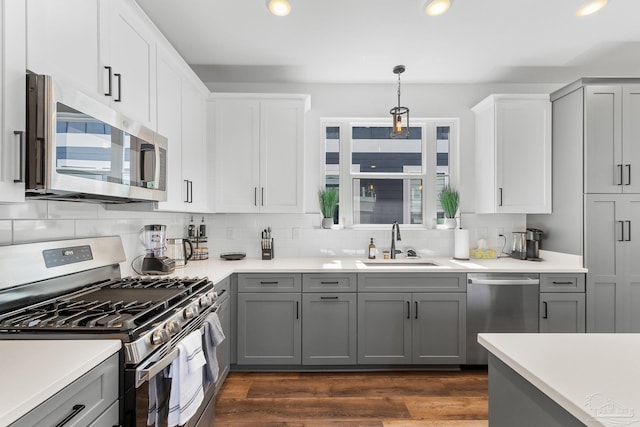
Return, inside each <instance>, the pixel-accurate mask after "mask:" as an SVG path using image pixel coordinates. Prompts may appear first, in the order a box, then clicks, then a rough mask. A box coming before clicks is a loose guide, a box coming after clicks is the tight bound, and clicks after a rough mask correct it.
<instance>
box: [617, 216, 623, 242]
mask: <svg viewBox="0 0 640 427" xmlns="http://www.w3.org/2000/svg"><path fill="white" fill-rule="evenodd" d="M618 225H620V238H619V239H618V242H624V221H618Z"/></svg>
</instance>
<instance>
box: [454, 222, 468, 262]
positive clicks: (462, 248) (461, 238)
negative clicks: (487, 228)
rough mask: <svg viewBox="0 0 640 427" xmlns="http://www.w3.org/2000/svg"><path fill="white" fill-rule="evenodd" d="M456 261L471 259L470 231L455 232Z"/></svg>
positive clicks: (458, 230) (459, 230)
mask: <svg viewBox="0 0 640 427" xmlns="http://www.w3.org/2000/svg"><path fill="white" fill-rule="evenodd" d="M453 254H454V255H453V258H454V259H465V260H466V259H469V230H466V229H465V230H463V229H460V228H456V229H455V230H454V250H453Z"/></svg>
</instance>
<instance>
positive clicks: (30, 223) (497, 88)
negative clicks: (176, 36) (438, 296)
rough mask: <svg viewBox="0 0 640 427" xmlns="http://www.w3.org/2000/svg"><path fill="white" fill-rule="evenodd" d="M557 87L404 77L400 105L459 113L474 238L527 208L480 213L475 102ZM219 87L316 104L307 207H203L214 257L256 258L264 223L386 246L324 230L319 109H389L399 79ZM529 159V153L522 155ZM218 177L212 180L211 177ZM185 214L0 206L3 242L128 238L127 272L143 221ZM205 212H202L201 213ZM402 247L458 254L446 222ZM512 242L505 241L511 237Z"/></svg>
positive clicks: (332, 241)
mask: <svg viewBox="0 0 640 427" xmlns="http://www.w3.org/2000/svg"><path fill="white" fill-rule="evenodd" d="M559 86H560V85H515V84H514V85H512V84H509V85H504V84H502V85H497V84H496V85H404V84H403V86H402V103H403V105H405V106H407V107H409V108H410V109H411V116H412V117H459V118H460V130H459V134H460V135H459V137H460V150H459V154H460V159H459V160H460V182H459V183H458V187H459V189H460V193H461V210H462V212H463V226H464V227H465V228H469V229H470V230H471V240H472V241H474V240H475V239H476V238H478V237H486V238H487V239H488V241H489V244H490V245H491V246H494V247H496V248H498V249H499V248H501V246H502V241H501V240H498V239H497V238H496V230H498V229H504V231H505V233H506V234H507V237H508V236H509V235H510V233H509V232H510V231H512V230H518V229H523V228H524V227H525V225H526V224H525V221H526V218H525V216H524V215H474V214H473V206H474V190H473V180H474V179H475V175H474V169H473V168H474V164H473V138H474V136H473V135H474V118H473V114H472V113H471V111H470V108H471V107H472V106H473V105H475V104H476V103H477V102H479V101H480V100H482V99H483V98H484V97H486V96H487V95H489V94H491V93H550V92H552V91H553V90H555V89H557V88H558V87H559ZM209 87H210V89H212V90H213V91H216V92H256V93H278V92H280V93H308V94H310V95H311V111H310V113H309V116H308V125H309V126H308V134H307V139H306V141H307V146H306V154H305V156H306V157H305V176H306V182H305V187H306V188H308V189H309V191H308V192H307V195H306V207H307V209H306V210H307V212H308V213H307V214H299V215H246V214H243V215H232V214H209V215H206V221H207V224H208V230H209V232H208V234H209V236H210V243H209V247H210V256H211V257H217V256H218V255H219V254H220V253H221V252H226V251H231V250H242V251H245V252H247V255H248V256H250V257H258V256H259V254H260V248H259V241H258V240H259V237H260V231H261V230H262V229H263V228H266V227H267V226H270V227H272V229H273V236H274V238H275V255H276V256H277V257H291V256H337V255H341V256H363V255H364V251H365V248H366V247H367V245H368V243H369V238H370V237H374V238H375V240H376V244H377V246H378V248H379V249H380V250H381V249H383V248H385V247H387V248H388V247H389V244H390V237H391V232H390V227H389V230H386V229H385V230H375V231H366V230H322V229H321V228H320V216H319V214H318V213H317V212H319V209H318V205H317V200H316V193H317V189H318V187H319V186H320V183H321V179H320V176H321V175H320V165H321V163H322V161H321V159H322V155H323V151H322V144H321V142H320V141H321V135H320V128H319V119H320V117H387V116H388V111H389V109H390V108H391V107H392V106H393V105H394V103H395V102H396V85H395V82H393V81H391V82H390V83H389V84H388V85H326V84H310V85H296V84H290V85H278V84H261V85H258V84H245V85H239V84H224V85H222V84H209ZM523 160H524V161H526V160H525V159H523ZM212 185H213V183H212ZM189 217H190V215H189V214H184V213H155V212H135V211H120V210H112V209H105V207H104V206H102V205H96V204H85V203H70V202H46V201H31V202H27V203H22V204H13V205H0V244H16V243H23V242H30V241H38V240H54V239H67V238H76V237H77V238H79V237H90V236H99V235H102V236H104V235H115V234H117V235H120V236H122V239H123V243H124V246H125V251H126V254H127V258H128V262H127V263H123V265H122V268H123V272H124V274H131V272H132V271H131V268H130V266H129V263H130V261H131V260H132V259H133V258H135V257H136V256H138V255H141V254H142V253H143V248H142V246H141V245H140V244H139V243H138V231H139V229H140V228H141V227H142V225H144V224H151V223H159V224H165V225H167V226H168V231H169V232H168V235H169V236H170V237H177V236H183V235H185V234H186V226H187V224H188V221H189ZM200 217H201V215H197V216H196V219H197V220H198V221H199V219H200ZM402 236H403V240H402V242H400V243H399V244H398V247H400V248H404V247H407V246H410V247H413V248H415V249H417V250H419V251H421V252H422V253H423V254H425V255H431V256H450V255H452V254H453V239H452V236H453V233H452V232H451V231H450V230H417V231H411V232H407V231H405V232H404V233H402ZM507 248H508V243H507Z"/></svg>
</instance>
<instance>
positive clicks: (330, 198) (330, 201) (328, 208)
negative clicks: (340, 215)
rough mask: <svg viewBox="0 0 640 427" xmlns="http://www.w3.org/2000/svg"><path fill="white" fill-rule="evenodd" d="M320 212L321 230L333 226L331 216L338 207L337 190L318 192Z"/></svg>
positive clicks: (328, 189)
mask: <svg viewBox="0 0 640 427" xmlns="http://www.w3.org/2000/svg"><path fill="white" fill-rule="evenodd" d="M318 201H319V202H320V212H321V213H322V228H331V227H332V226H333V215H334V214H335V212H336V207H337V206H338V190H337V189H336V188H327V189H320V190H319V191H318Z"/></svg>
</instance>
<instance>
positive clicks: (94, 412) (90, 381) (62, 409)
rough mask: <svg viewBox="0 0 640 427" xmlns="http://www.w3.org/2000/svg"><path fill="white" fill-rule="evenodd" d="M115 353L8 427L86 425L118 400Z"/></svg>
mask: <svg viewBox="0 0 640 427" xmlns="http://www.w3.org/2000/svg"><path fill="white" fill-rule="evenodd" d="M118 377H119V373H118V353H116V354H114V355H113V356H111V357H109V358H108V359H107V360H105V361H104V362H102V363H101V364H99V365H98V366H96V367H95V368H93V369H92V370H90V371H89V372H87V373H86V374H84V375H83V376H81V377H80V378H78V379H77V380H75V381H74V382H72V383H71V384H69V385H68V386H67V387H65V388H63V389H62V390H61V391H59V392H58V393H56V394H55V395H53V396H52V397H51V398H49V399H48V400H46V401H45V402H43V403H42V404H40V405H39V406H38V407H36V408H35V409H33V410H32V411H31V412H29V413H28V414H26V415H25V416H23V417H22V418H20V419H19V420H18V421H16V422H15V423H14V424H11V426H12V427H22V426H24V427H35V426H43V427H44V426H52V425H58V424H59V423H61V422H62V421H63V420H65V419H67V418H68V421H67V422H66V423H65V424H64V425H65V427H72V426H86V425H89V424H90V423H91V422H93V421H94V420H96V419H97V418H98V417H99V416H100V414H102V413H103V412H104V411H106V410H107V409H109V407H110V406H111V405H112V404H113V403H114V402H115V401H116V400H117V399H118Z"/></svg>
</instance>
